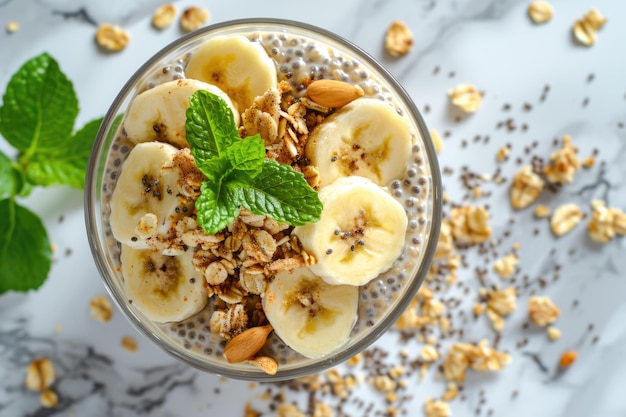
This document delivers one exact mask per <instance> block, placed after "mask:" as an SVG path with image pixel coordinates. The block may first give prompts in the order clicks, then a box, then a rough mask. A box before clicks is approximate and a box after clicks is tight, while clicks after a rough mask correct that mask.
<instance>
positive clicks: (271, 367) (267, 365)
mask: <svg viewBox="0 0 626 417" xmlns="http://www.w3.org/2000/svg"><path fill="white" fill-rule="evenodd" d="M248 363H250V364H253V365H256V366H258V367H259V368H261V369H262V370H263V372H265V373H266V374H268V375H276V372H277V371H278V362H276V359H274V358H272V357H270V356H256V357H254V358H250V359H248Z"/></svg>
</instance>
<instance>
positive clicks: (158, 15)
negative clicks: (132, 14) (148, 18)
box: [152, 4, 177, 30]
mask: <svg viewBox="0 0 626 417" xmlns="http://www.w3.org/2000/svg"><path fill="white" fill-rule="evenodd" d="M176 11H177V10H176V6H174V5H173V4H164V5H162V6H159V7H158V8H157V9H156V10H155V11H154V14H153V15H152V26H154V27H155V28H157V29H159V30H161V29H165V28H166V27H168V26H169V25H171V24H172V22H173V21H174V18H175V17H176Z"/></svg>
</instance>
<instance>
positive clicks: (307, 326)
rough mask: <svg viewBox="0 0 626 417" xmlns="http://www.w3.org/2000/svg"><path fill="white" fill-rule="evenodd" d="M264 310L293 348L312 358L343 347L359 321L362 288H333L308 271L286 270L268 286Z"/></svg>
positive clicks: (280, 334) (281, 336)
mask: <svg viewBox="0 0 626 417" xmlns="http://www.w3.org/2000/svg"><path fill="white" fill-rule="evenodd" d="M262 302H263V311H264V312H265V315H266V317H267V319H268V320H269V322H270V324H271V325H272V326H273V328H274V331H275V332H276V334H277V335H278V337H280V338H281V339H282V340H283V341H284V342H285V343H286V344H287V345H289V347H291V348H292V349H293V350H295V351H296V352H299V353H300V354H302V355H304V356H307V357H309V358H319V357H322V356H326V355H328V354H329V353H331V352H333V351H334V350H336V349H337V348H339V347H340V346H342V345H343V344H344V343H345V342H346V341H347V340H348V337H349V336H350V332H351V330H352V327H353V326H354V323H355V322H356V319H357V308H358V304H359V289H358V288H357V287H354V286H350V285H329V284H327V283H326V282H324V280H322V279H321V278H319V277H317V276H315V275H314V274H313V273H312V272H311V271H310V270H309V269H308V268H299V269H296V270H294V271H283V272H280V273H279V274H277V275H276V277H275V278H274V280H273V281H272V282H271V283H269V284H268V286H267V289H266V290H265V294H264V296H263V298H262Z"/></svg>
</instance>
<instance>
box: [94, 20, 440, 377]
mask: <svg viewBox="0 0 626 417" xmlns="http://www.w3.org/2000/svg"><path fill="white" fill-rule="evenodd" d="M239 34H243V35H245V36H247V37H249V38H250V39H253V40H259V41H263V42H264V45H265V46H266V50H267V51H268V54H270V53H272V54H275V57H278V58H276V59H275V62H276V65H277V73H278V76H279V78H280V77H283V78H284V79H287V80H289V81H290V82H291V83H292V85H294V91H295V90H298V89H299V90H302V88H298V87H299V85H298V82H299V81H298V80H294V79H293V74H291V73H290V70H289V65H293V64H289V62H288V61H289V59H290V58H289V56H293V57H294V59H297V58H295V57H301V56H302V55H306V48H301V49H302V50H301V51H300V52H298V51H297V49H298V48H297V47H296V48H295V52H294V48H290V44H289V43H290V42H293V45H298V42H305V44H306V45H311V44H312V43H313V44H317V45H318V46H320V48H319V49H321V50H323V51H327V52H329V56H330V57H331V58H330V61H329V60H326V61H324V60H323V59H322V60H321V61H320V62H318V63H317V64H316V66H315V67H314V70H315V71H314V72H315V74H313V75H312V76H313V77H316V78H339V79H343V80H345V81H352V82H354V83H358V84H359V85H362V86H363V87H364V91H365V95H366V96H368V95H370V96H374V97H378V98H379V99H382V100H388V101H390V103H392V105H393V106H394V107H395V108H396V111H397V112H398V113H399V114H401V115H403V116H404V117H406V119H407V120H408V121H409V123H410V125H411V130H412V134H413V143H414V145H413V149H412V151H411V152H412V155H411V158H412V162H411V166H410V167H408V168H407V174H406V178H405V179H404V180H402V179H401V180H397V181H395V182H393V183H391V184H389V190H390V192H391V193H392V194H394V195H395V196H396V197H397V198H398V199H399V201H400V202H402V203H403V204H404V205H405V208H406V211H407V216H408V219H409V223H408V230H409V232H407V233H411V236H412V237H410V238H409V237H407V245H406V247H405V250H404V252H403V255H402V256H401V257H400V260H399V261H397V262H396V265H395V266H394V267H393V268H392V269H391V270H390V271H388V272H387V273H384V274H381V275H380V276H379V277H378V278H376V279H374V280H373V281H371V282H370V283H369V284H367V285H366V286H364V287H361V288H360V299H359V300H360V301H359V303H360V308H359V319H358V321H357V323H356V325H355V327H354V329H353V331H352V334H351V336H350V338H349V340H348V342H347V343H345V344H344V345H343V346H342V347H341V348H340V349H338V350H337V351H335V352H333V353H331V354H329V355H327V356H325V357H322V358H317V359H310V358H306V357H304V356H301V355H299V354H296V353H294V352H293V351H291V349H289V348H286V347H285V345H284V344H283V343H282V342H281V341H280V340H279V339H278V337H277V336H276V335H274V334H273V333H272V335H271V336H270V339H269V340H268V345H267V349H268V350H269V352H270V354H271V355H273V356H275V357H276V358H277V360H278V363H279V367H278V372H277V373H276V374H275V375H268V374H266V373H265V372H263V371H262V370H261V369H259V368H256V367H255V366H252V365H250V364H247V363H237V364H231V363H228V362H227V361H226V360H225V359H224V357H223V355H222V349H223V346H224V343H225V342H224V341H223V340H221V338H220V337H218V336H217V335H214V334H211V333H210V331H209V328H208V323H207V322H206V320H204V319H198V320H196V321H194V322H193V323H192V324H189V322H183V323H169V324H159V323H156V322H153V321H150V320H148V319H147V318H146V317H145V316H144V314H142V312H141V311H140V310H139V309H138V308H136V306H135V305H133V304H131V303H129V302H128V298H127V297H126V295H125V290H124V279H123V277H122V275H121V272H120V259H119V256H120V249H119V244H117V242H116V241H115V239H114V238H113V237H112V233H111V228H110V226H109V223H108V216H109V213H110V211H109V202H110V194H111V192H112V187H113V186H114V184H115V179H116V178H117V173H118V167H119V166H120V160H119V159H120V158H122V159H123V157H124V154H125V153H124V151H127V149H125V150H122V151H120V144H119V143H118V142H117V141H118V139H117V138H118V136H119V135H121V133H119V131H118V130H120V126H121V124H122V123H123V116H124V113H125V111H126V110H127V109H128V107H129V104H130V103H131V100H132V99H133V98H134V97H135V96H136V95H137V94H138V93H139V92H141V91H142V90H144V89H146V88H149V87H150V86H149V85H148V84H149V81H150V80H153V82H154V80H155V79H156V80H157V82H158V77H157V78H155V77H156V76H155V74H162V73H163V72H164V71H163V67H164V66H167V65H169V64H171V63H172V65H176V64H179V65H181V66H183V67H184V65H185V60H186V57H189V56H190V54H193V52H194V49H195V48H197V47H198V46H199V45H200V44H201V43H202V42H204V41H205V40H207V39H209V38H211V37H215V36H222V35H239ZM272 42H275V43H276V44H280V45H281V49H280V51H279V53H276V52H277V51H273V52H272V51H271V48H272ZM305 44H303V45H305ZM322 46H323V48H322ZM287 49H291V50H290V51H287ZM282 52H285V53H286V55H285V54H283V53H282ZM290 53H291V54H292V55H289V54H290ZM303 53H304V54H303ZM338 57H339V58H338ZM278 61H281V62H278ZM294 83H295V84H294ZM300 87H301V86H300ZM120 155H121V156H120ZM116 159H117V160H116ZM85 190H86V192H85V217H86V226H87V233H88V237H89V244H90V246H91V251H92V253H93V257H94V259H95V262H96V265H97V268H98V270H99V272H100V275H101V277H102V279H103V281H104V285H105V286H106V288H107V290H108V291H109V293H110V294H111V296H112V298H113V299H114V301H115V303H116V304H117V306H118V308H119V309H120V310H121V311H122V312H123V314H124V315H125V316H126V318H127V319H128V320H129V321H130V322H131V323H132V324H133V325H134V326H135V327H136V328H137V329H138V330H139V331H140V332H141V333H143V334H144V335H145V336H147V337H148V339H150V340H151V341H152V342H153V343H154V344H156V345H157V346H158V347H160V348H161V349H163V350H164V351H165V352H167V353H168V354H170V355H172V356H173V357H175V358H176V359H178V360H180V361H182V362H184V363H186V364H188V365H190V366H192V367H195V368H197V369H200V370H202V371H206V372H210V373H213V374H218V375H222V376H225V377H228V378H235V379H243V380H258V381H275V380H285V379H291V378H295V377H300V376H305V375H308V374H312V373H316V372H320V371H322V370H324V369H327V368H329V367H332V366H334V365H337V364H339V363H341V362H343V361H345V360H346V359H348V358H350V357H352V356H354V355H355V354H357V353H359V352H361V351H362V350H364V349H366V348H367V347H368V346H370V345H371V344H372V343H374V342H375V341H376V340H377V339H378V338H379V337H380V336H381V335H382V334H383V333H384V332H385V331H387V330H388V329H389V327H390V326H392V325H393V323H394V322H395V321H396V320H397V319H398V317H399V316H400V315H401V314H402V312H403V311H404V309H405V308H406V307H407V306H408V305H409V303H410V301H411V300H412V299H413V297H414V296H415V294H416V292H417V290H418V289H419V287H420V285H421V283H422V281H423V279H424V277H425V276H426V273H427V271H428V269H429V266H430V263H431V260H432V257H433V254H434V252H435V248H436V245H437V240H438V236H439V228H440V221H441V178H440V175H439V167H438V164H437V157H436V154H435V151H434V148H433V145H432V141H431V139H430V135H429V132H428V129H427V127H426V124H425V123H424V120H423V119H422V116H421V115H420V113H419V111H418V109H417V108H416V106H415V104H414V103H413V102H412V101H411V98H410V97H409V95H408V94H407V92H406V91H405V90H404V89H403V88H402V87H401V86H400V85H399V84H398V82H397V81H396V80H395V79H394V78H393V77H392V76H391V75H390V74H389V72H387V71H386V70H385V69H384V68H383V67H382V66H381V64H379V63H378V62H376V61H375V60H374V59H373V58H372V57H370V56H369V55H368V54H367V53H365V52H364V51H363V50H362V49H360V48H359V47H357V46H356V45H354V44H352V43H351V42H349V41H347V40H345V39H342V38H341V37H339V36H337V35H335V34H333V33H331V32H329V31H327V30H324V29H320V28H318V27H314V26H311V25H308V24H304V23H299V22H295V21H287V20H279V19H265V18H264V19H242V20H235V21H228V22H223V23H219V24H215V25H212V26H207V27H204V28H202V29H199V30H197V31H194V32H192V33H190V34H188V35H186V36H184V37H181V38H180V39H178V40H176V41H174V42H173V43H171V44H169V45H167V46H166V47H165V48H163V49H162V50H161V51H160V52H158V53H157V54H156V55H154V56H153V57H152V58H150V59H149V60H148V61H147V62H146V63H145V64H144V65H143V66H142V67H141V68H139V69H138V70H137V72H136V73H135V74H134V75H133V76H132V77H131V78H130V80H128V82H127V83H126V84H125V85H124V86H123V88H122V89H121V91H120V93H119V94H118V95H117V97H116V98H115V100H114V102H113V104H112V105H111V107H110V109H109V110H108V112H107V114H106V117H105V118H104V122H103V124H102V126H101V128H100V130H99V132H98V136H97V138H96V141H95V144H94V147H93V150H92V154H91V157H90V160H89V166H88V171H87V180H86V186H85ZM366 300H367V301H366ZM372 300H375V301H372ZM372 302H374V304H375V306H377V307H376V308H377V309H378V310H380V311H378V312H377V313H376V316H375V318H374V319H372V317H371V316H370V317H369V318H368V317H367V314H366V313H365V312H366V311H368V310H370V312H371V310H372V306H371V305H368V303H372ZM208 308H209V307H207V309H208ZM199 314H202V313H199ZM368 314H369V313H368ZM203 323H204V324H205V325H204V326H203V325H202V324H203ZM181 335H184V336H181Z"/></svg>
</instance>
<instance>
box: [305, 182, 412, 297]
mask: <svg viewBox="0 0 626 417" xmlns="http://www.w3.org/2000/svg"><path fill="white" fill-rule="evenodd" d="M318 195H319V198H320V200H321V201H322V203H323V205H324V208H323V210H322V215H321V218H320V220H319V221H318V222H317V223H308V224H306V225H304V226H299V227H296V228H295V229H294V231H293V233H294V234H296V235H297V236H298V238H299V239H300V241H301V242H302V246H303V247H304V248H305V249H306V250H307V251H308V252H309V253H311V254H312V255H314V256H315V258H316V259H317V263H316V264H315V265H312V266H311V267H310V268H311V270H312V271H313V272H314V273H315V274H316V275H318V276H320V277H321V278H322V279H324V281H326V282H328V283H329V284H338V285H340V284H347V285H356V286H358V285H364V284H367V283H368V282H369V281H371V280H372V279H374V278H375V277H377V276H378V275H379V274H380V273H382V272H384V271H386V270H388V269H389V268H391V266H392V265H393V263H394V262H395V260H396V259H397V258H398V257H399V256H400V255H401V253H402V250H403V248H404V243H405V235H406V229H407V223H408V221H407V216H406V212H405V210H404V208H403V207H402V205H401V204H400V203H399V202H398V201H397V200H395V199H394V198H393V197H392V196H391V195H389V193H388V192H387V191H385V190H384V189H383V188H381V187H379V186H378V185H376V184H374V183H373V182H372V181H371V180H369V179H367V178H364V177H357V176H349V177H342V178H339V179H337V180H335V181H334V182H333V183H332V184H330V185H327V186H326V187H323V188H321V189H320V191H319V194H318Z"/></svg>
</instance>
